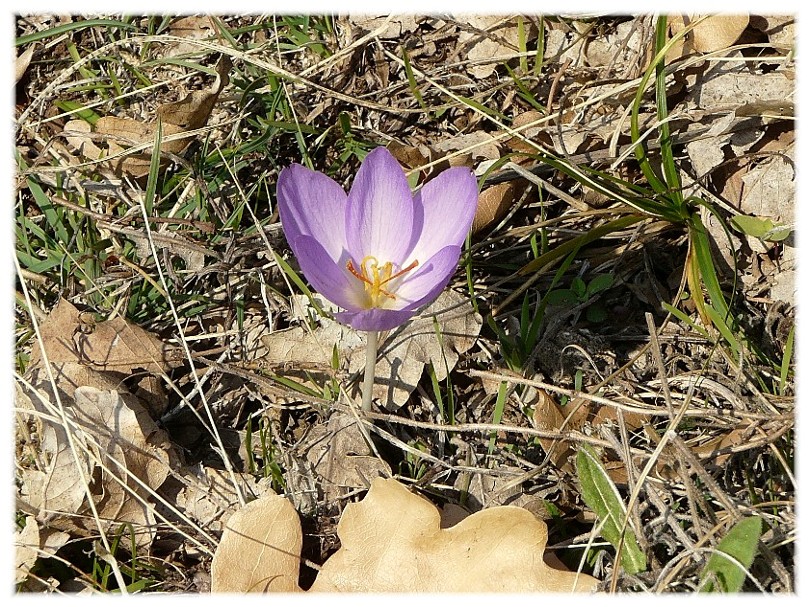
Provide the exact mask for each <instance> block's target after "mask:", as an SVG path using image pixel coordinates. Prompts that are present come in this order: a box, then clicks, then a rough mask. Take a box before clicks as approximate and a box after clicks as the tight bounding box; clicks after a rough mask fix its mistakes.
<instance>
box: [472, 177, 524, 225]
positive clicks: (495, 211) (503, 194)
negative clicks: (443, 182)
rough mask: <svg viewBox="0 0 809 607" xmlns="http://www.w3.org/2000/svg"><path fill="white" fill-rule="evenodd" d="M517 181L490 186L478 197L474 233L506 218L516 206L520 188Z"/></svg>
mask: <svg viewBox="0 0 809 607" xmlns="http://www.w3.org/2000/svg"><path fill="white" fill-rule="evenodd" d="M517 186H518V183H517V180H512V181H506V182H503V183H498V184H496V185H493V186H490V187H488V188H486V189H485V190H483V191H482V192H481V193H480V195H479V196H478V209H477V211H476V212H475V218H474V220H472V233H473V234H477V233H478V232H480V231H482V230H485V229H486V228H488V227H490V226H492V225H493V224H495V223H496V222H498V221H500V220H501V219H502V218H503V217H505V215H506V213H507V212H508V211H509V209H510V208H511V207H512V206H514V201H515V199H516V198H517V194H518V192H519V188H518V187H517Z"/></svg>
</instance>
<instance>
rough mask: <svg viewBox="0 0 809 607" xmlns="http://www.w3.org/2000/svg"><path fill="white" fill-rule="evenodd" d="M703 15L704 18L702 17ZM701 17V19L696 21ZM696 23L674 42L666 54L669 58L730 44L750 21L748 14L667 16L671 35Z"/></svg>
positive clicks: (720, 48) (719, 48)
mask: <svg viewBox="0 0 809 607" xmlns="http://www.w3.org/2000/svg"><path fill="white" fill-rule="evenodd" d="M703 17H704V19H702V18H703ZM699 19H702V21H698V20H699ZM695 21H698V22H697V24H696V25H695V26H694V27H693V29H691V31H690V32H688V33H687V34H686V35H685V38H684V39H683V38H681V39H680V42H679V43H676V42H675V44H674V46H673V47H672V49H671V51H670V52H669V54H668V55H667V58H668V59H669V60H672V59H673V58H679V57H682V56H684V55H689V54H691V53H692V52H694V51H697V52H698V53H712V52H714V51H720V50H722V49H724V48H727V47H729V46H732V45H733V43H734V42H736V40H738V39H739V36H741V35H742V33H743V32H744V30H745V29H746V28H747V25H748V23H750V16H749V15H710V16H705V15H687V16H686V15H672V16H670V17H669V18H668V22H669V29H670V31H671V35H672V36H673V35H675V34H677V33H679V32H681V31H682V30H683V29H685V27H686V26H688V25H689V24H691V23H693V22H695Z"/></svg>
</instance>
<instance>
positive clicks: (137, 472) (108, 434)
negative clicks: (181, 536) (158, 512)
mask: <svg viewBox="0 0 809 607" xmlns="http://www.w3.org/2000/svg"><path fill="white" fill-rule="evenodd" d="M69 411H70V416H71V417H72V418H73V419H74V421H75V422H76V423H77V424H78V426H79V427H80V428H81V429H82V430H83V431H84V433H86V435H88V436H91V437H93V439H94V440H93V444H95V445H97V447H96V448H95V449H94V450H95V451H96V454H97V457H98V458H99V460H100V461H99V464H100V465H101V482H100V484H99V486H97V487H96V488H95V489H96V491H97V492H96V493H95V495H94V499H95V500H96V508H97V510H98V513H99V516H100V518H101V520H102V521H110V522H111V524H117V525H119V524H121V523H122V522H128V523H132V524H133V526H134V531H135V541H136V543H137V545H138V546H148V545H149V544H151V542H152V540H153V538H154V534H155V516H154V506H150V505H149V504H150V503H152V502H153V496H152V492H153V491H156V490H157V489H158V488H159V487H160V486H161V485H162V484H163V481H165V480H166V478H167V477H168V475H169V473H170V472H171V470H172V463H173V462H172V457H171V454H170V451H169V449H170V441H169V438H168V435H166V433H165V432H164V431H163V430H161V429H159V428H158V427H157V424H155V422H154V421H153V420H152V418H151V417H150V416H149V414H148V412H147V411H146V409H145V408H143V406H142V405H141V404H140V403H139V402H138V400H137V399H136V398H134V397H132V395H131V394H119V393H117V392H113V391H102V390H98V389H96V388H93V387H90V386H81V387H79V388H77V389H76V391H75V402H74V404H73V406H72V407H70V409H69ZM88 442H89V441H88ZM116 477H117V478H116ZM136 496H138V497H140V499H138V497H136ZM144 502H145V503H144Z"/></svg>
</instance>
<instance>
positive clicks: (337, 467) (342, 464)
mask: <svg viewBox="0 0 809 607" xmlns="http://www.w3.org/2000/svg"><path fill="white" fill-rule="evenodd" d="M307 442H308V444H309V445H310V446H309V448H308V449H307V451H306V459H307V460H308V461H309V463H310V464H311V466H312V468H313V469H314V471H315V473H316V474H317V476H318V477H319V478H320V479H321V481H322V483H321V487H322V490H323V500H324V501H325V502H326V503H327V504H330V503H332V502H333V501H334V500H335V499H338V498H340V497H342V495H343V494H344V493H345V491H344V489H346V488H348V489H358V488H367V487H368V483H369V482H370V481H371V480H372V479H374V478H376V477H377V476H391V474H392V471H391V468H390V466H389V465H388V463H387V462H386V461H384V460H381V459H379V458H377V457H374V456H373V455H372V453H371V448H370V447H369V446H368V443H366V442H365V438H364V437H363V434H362V432H361V431H360V428H359V426H358V421H357V418H355V417H354V416H353V415H348V414H342V413H332V415H331V417H329V421H328V422H327V423H325V424H321V425H319V426H316V427H315V428H314V429H313V430H312V432H311V434H310V436H309V438H308V441H307Z"/></svg>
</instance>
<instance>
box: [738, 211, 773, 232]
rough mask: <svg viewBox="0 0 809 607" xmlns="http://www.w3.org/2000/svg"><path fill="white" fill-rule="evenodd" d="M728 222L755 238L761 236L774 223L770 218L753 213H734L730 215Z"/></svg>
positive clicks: (770, 228)
mask: <svg viewBox="0 0 809 607" xmlns="http://www.w3.org/2000/svg"><path fill="white" fill-rule="evenodd" d="M730 222H731V223H732V224H733V225H734V226H736V227H737V228H738V229H739V230H740V231H742V232H744V233H745V234H747V235H748V236H753V237H755V238H762V237H763V236H764V234H766V233H767V232H768V231H769V230H772V228H773V225H775V224H773V222H772V220H771V219H768V218H766V217H755V216H753V215H736V216H734V217H731V219H730Z"/></svg>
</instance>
